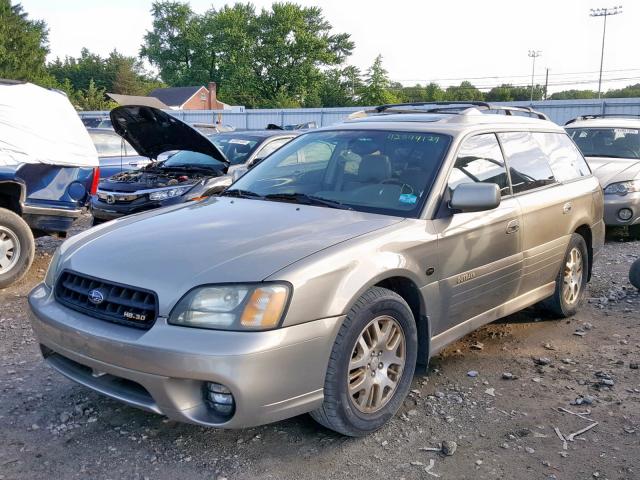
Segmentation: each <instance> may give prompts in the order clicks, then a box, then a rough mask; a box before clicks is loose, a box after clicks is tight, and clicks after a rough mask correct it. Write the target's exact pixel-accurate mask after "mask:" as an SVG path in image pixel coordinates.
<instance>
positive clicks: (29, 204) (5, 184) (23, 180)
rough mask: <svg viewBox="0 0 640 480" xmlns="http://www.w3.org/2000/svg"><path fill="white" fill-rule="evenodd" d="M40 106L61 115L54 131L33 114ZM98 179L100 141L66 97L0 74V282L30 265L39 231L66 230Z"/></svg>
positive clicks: (0, 284) (13, 277)
mask: <svg viewBox="0 0 640 480" xmlns="http://www.w3.org/2000/svg"><path fill="white" fill-rule="evenodd" d="M39 109H41V110H42V111H45V110H47V112H48V113H51V115H52V116H54V117H55V118H54V119H53V120H55V121H54V125H53V126H51V128H50V129H48V131H43V130H42V127H40V126H38V127H36V126H35V124H34V122H33V121H32V119H33V118H35V117H34V116H33V111H37V110H39ZM44 115H46V114H44ZM39 120H40V121H39V122H38V125H42V124H50V123H46V122H43V120H52V119H43V118H42V116H41V117H40V118H39ZM98 181H99V171H98V167H97V155H96V151H95V148H94V147H93V145H92V144H91V141H90V139H89V138H88V135H87V133H86V131H85V129H84V127H83V125H82V123H81V122H80V119H79V118H78V116H77V114H76V112H75V110H74V109H73V107H72V106H71V104H70V103H69V101H68V99H67V98H66V96H65V95H64V94H63V93H61V92H57V91H51V90H46V89H43V88H40V87H37V86H35V85H31V84H28V83H20V82H14V81H7V80H0V288H5V287H7V286H9V285H10V284H12V283H13V282H15V281H17V280H19V279H20V278H21V277H22V276H23V275H24V274H25V273H26V272H27V270H28V269H29V267H30V266H31V263H32V261H33V257H34V252H35V246H34V245H35V241H34V238H35V237H38V236H42V235H51V234H55V235H59V236H63V237H64V236H66V233H67V231H68V230H69V229H70V228H71V225H72V224H73V222H74V221H75V220H76V219H77V218H78V217H79V216H80V215H81V214H82V209H83V207H85V206H86V205H87V201H88V199H89V197H90V194H91V192H95V191H96V190H97V186H98Z"/></svg>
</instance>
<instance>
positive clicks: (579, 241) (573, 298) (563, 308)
mask: <svg viewBox="0 0 640 480" xmlns="http://www.w3.org/2000/svg"><path fill="white" fill-rule="evenodd" d="M576 251H577V252H578V253H579V257H580V260H579V263H580V269H581V270H580V272H579V273H578V272H577V271H575V270H574V271H573V275H571V277H572V279H573V282H572V283H571V284H570V285H573V288H572V290H571V294H570V296H569V298H567V296H566V295H565V289H564V283H565V282H564V279H565V274H568V273H567V270H568V268H569V264H570V262H573V263H578V262H577V260H576V257H575V255H576V254H575V253H574V252H576ZM572 255H574V257H573V259H572V258H571V256H572ZM588 276H589V253H588V251H587V244H586V243H585V241H584V238H583V237H582V235H578V234H577V233H574V234H573V235H571V239H570V240H569V246H568V247H567V252H566V253H565V255H564V258H563V260H562V265H561V267H560V271H559V272H558V276H557V277H556V289H555V291H554V292H553V295H552V296H550V297H549V298H547V299H545V300H543V301H542V306H543V307H544V308H545V309H547V310H549V311H550V312H551V313H553V314H554V315H556V316H557V317H558V318H567V317H571V316H573V315H575V314H576V312H577V311H578V309H579V308H580V305H581V304H582V302H583V301H584V297H585V294H586V290H587V288H586V287H587V278H588ZM578 281H579V285H577V283H578Z"/></svg>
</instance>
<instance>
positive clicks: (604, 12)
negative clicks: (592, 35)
mask: <svg viewBox="0 0 640 480" xmlns="http://www.w3.org/2000/svg"><path fill="white" fill-rule="evenodd" d="M619 13H622V5H618V6H617V7H610V8H592V9H591V11H590V13H589V15H590V16H591V17H604V22H603V26H602V50H601V52H600V76H599V77H598V98H600V96H601V95H602V65H603V64H604V39H605V36H606V34H607V17H608V16H609V15H618V14H619Z"/></svg>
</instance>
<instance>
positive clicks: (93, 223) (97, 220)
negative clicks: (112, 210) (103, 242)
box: [91, 217, 106, 227]
mask: <svg viewBox="0 0 640 480" xmlns="http://www.w3.org/2000/svg"><path fill="white" fill-rule="evenodd" d="M104 222H106V220H102V219H100V218H96V217H91V226H92V227H95V226H96V225H100V224H102V223H104Z"/></svg>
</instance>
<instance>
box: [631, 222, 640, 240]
mask: <svg viewBox="0 0 640 480" xmlns="http://www.w3.org/2000/svg"><path fill="white" fill-rule="evenodd" d="M629 237H630V238H631V240H640V225H630V226H629Z"/></svg>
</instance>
